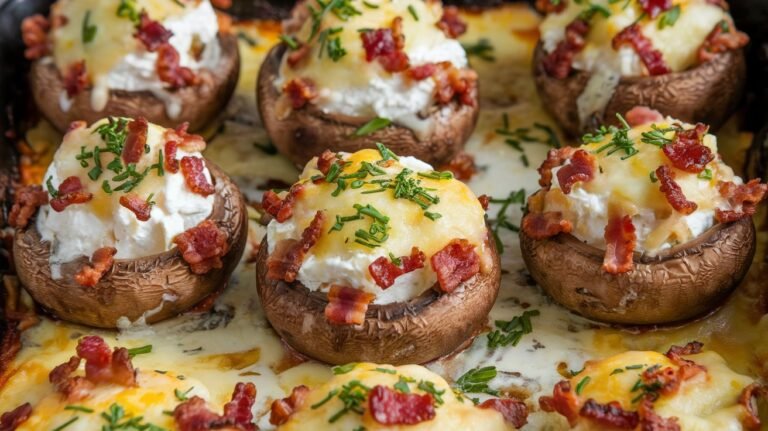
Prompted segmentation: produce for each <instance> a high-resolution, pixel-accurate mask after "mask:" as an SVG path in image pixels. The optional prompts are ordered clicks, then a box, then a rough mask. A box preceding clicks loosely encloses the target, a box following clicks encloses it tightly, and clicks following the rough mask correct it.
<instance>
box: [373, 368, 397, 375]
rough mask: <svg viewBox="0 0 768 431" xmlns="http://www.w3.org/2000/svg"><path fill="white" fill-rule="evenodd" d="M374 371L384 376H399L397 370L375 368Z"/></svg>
mask: <svg viewBox="0 0 768 431" xmlns="http://www.w3.org/2000/svg"><path fill="white" fill-rule="evenodd" d="M373 371H378V372H380V373H384V374H397V370H393V369H391V368H381V367H378V368H374V369H373Z"/></svg>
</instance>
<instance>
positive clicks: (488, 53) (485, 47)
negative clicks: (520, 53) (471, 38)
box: [461, 38, 496, 62]
mask: <svg viewBox="0 0 768 431" xmlns="http://www.w3.org/2000/svg"><path fill="white" fill-rule="evenodd" d="M461 46H462V48H464V51H465V52H466V53H467V57H472V56H474V57H477V58H479V59H481V60H485V61H488V62H494V61H496V57H495V56H494V55H493V53H494V50H495V48H494V47H493V45H491V42H490V41H489V40H488V39H486V38H481V39H480V40H478V41H477V42H476V43H474V44H467V43H463V44H461Z"/></svg>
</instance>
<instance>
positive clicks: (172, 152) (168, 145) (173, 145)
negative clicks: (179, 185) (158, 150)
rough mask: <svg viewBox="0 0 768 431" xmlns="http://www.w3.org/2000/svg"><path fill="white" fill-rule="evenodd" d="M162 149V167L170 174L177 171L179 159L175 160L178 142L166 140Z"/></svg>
mask: <svg viewBox="0 0 768 431" xmlns="http://www.w3.org/2000/svg"><path fill="white" fill-rule="evenodd" d="M163 149H164V152H163V168H165V170H166V171H167V172H169V173H172V174H175V173H176V172H179V161H178V160H176V152H177V151H178V149H179V144H178V143H177V142H176V141H166V142H165V145H164V148H163Z"/></svg>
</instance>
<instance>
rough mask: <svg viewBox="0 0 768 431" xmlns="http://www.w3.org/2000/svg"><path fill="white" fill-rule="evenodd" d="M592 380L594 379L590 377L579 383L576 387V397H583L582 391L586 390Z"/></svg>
mask: <svg viewBox="0 0 768 431" xmlns="http://www.w3.org/2000/svg"><path fill="white" fill-rule="evenodd" d="M590 380H592V378H591V377H589V376H586V377H584V378H583V379H581V381H579V383H578V384H577V385H576V395H581V391H583V390H584V386H587V384H588V383H589V381H590Z"/></svg>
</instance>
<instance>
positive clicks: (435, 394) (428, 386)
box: [417, 380, 445, 404]
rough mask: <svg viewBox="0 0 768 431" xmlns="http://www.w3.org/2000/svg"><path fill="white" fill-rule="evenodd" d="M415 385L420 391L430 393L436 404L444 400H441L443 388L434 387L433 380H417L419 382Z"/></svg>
mask: <svg viewBox="0 0 768 431" xmlns="http://www.w3.org/2000/svg"><path fill="white" fill-rule="evenodd" d="M417 387H418V388H419V389H421V390H422V391H424V392H426V393H428V394H430V395H432V398H434V399H435V401H436V402H437V403H438V404H443V403H445V401H444V400H443V394H444V393H445V389H443V390H440V389H437V388H436V387H435V383H434V382H430V381H429V380H421V381H419V384H418V386H417Z"/></svg>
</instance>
